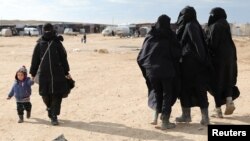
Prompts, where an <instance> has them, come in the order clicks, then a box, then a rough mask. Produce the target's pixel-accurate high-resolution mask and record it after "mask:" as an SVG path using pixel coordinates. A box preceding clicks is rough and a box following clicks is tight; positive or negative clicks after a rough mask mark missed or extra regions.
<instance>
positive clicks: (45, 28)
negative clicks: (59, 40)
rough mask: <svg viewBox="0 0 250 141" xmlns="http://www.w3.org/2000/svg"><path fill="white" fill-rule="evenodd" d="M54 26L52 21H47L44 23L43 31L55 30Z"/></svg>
mask: <svg viewBox="0 0 250 141" xmlns="http://www.w3.org/2000/svg"><path fill="white" fill-rule="evenodd" d="M53 30H54V27H53V25H52V24H51V23H46V24H44V25H43V31H53Z"/></svg>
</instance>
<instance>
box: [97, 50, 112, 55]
mask: <svg viewBox="0 0 250 141" xmlns="http://www.w3.org/2000/svg"><path fill="white" fill-rule="evenodd" d="M98 53H103V54H108V53H109V51H108V50H107V49H99V50H98Z"/></svg>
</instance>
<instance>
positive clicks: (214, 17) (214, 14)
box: [208, 7, 227, 26]
mask: <svg viewBox="0 0 250 141" xmlns="http://www.w3.org/2000/svg"><path fill="white" fill-rule="evenodd" d="M220 19H227V14H226V12H225V10H224V9H223V8H221V7H215V8H213V9H212V10H211V12H210V16H209V19H208V26H210V25H212V24H214V23H215V22H216V21H218V20H220Z"/></svg>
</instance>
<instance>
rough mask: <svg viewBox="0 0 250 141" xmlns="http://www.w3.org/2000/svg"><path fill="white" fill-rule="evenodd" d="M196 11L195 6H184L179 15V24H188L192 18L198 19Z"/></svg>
mask: <svg viewBox="0 0 250 141" xmlns="http://www.w3.org/2000/svg"><path fill="white" fill-rule="evenodd" d="M196 19H197V18H196V11H195V9H194V7H191V6H186V7H185V8H183V9H182V10H181V12H180V14H179V16H178V19H177V24H178V25H181V24H186V23H188V22H190V21H192V20H196Z"/></svg>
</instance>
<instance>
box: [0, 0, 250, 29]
mask: <svg viewBox="0 0 250 141" xmlns="http://www.w3.org/2000/svg"><path fill="white" fill-rule="evenodd" d="M187 5H190V6H193V7H194V8H195V9H196V12H197V17H198V20H199V21H200V23H206V22H207V20H208V16H209V12H210V10H211V9H212V8H214V7H222V8H224V9H225V10H226V12H227V15H228V21H229V22H232V23H246V22H250V7H249V6H250V0H0V18H1V19H5V20H15V19H18V20H50V21H68V22H83V23H103V24H129V23H143V22H155V21H156V19H157V18H158V16H160V15H161V14H167V15H168V16H169V17H171V22H176V20H177V16H178V14H179V12H180V10H181V9H182V8H184V7H185V6H187Z"/></svg>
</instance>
